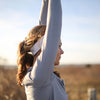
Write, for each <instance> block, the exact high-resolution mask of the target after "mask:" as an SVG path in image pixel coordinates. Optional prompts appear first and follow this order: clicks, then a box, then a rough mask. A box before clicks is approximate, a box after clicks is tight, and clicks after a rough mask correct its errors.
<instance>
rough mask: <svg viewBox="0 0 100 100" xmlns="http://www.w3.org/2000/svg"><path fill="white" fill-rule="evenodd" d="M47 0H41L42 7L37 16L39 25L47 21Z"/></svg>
mask: <svg viewBox="0 0 100 100" xmlns="http://www.w3.org/2000/svg"><path fill="white" fill-rule="evenodd" d="M47 10H48V0H42V7H41V11H40V17H39V25H46V22H47Z"/></svg>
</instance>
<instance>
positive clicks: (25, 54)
mask: <svg viewBox="0 0 100 100" xmlns="http://www.w3.org/2000/svg"><path fill="white" fill-rule="evenodd" d="M45 30H46V26H45V25H38V26H36V27H34V28H32V30H31V31H30V32H29V33H28V36H27V37H26V38H25V40H24V41H22V42H20V43H19V46H18V50H17V65H18V71H17V75H16V79H17V84H18V85H20V86H22V85H21V83H22V81H23V78H24V76H25V75H26V73H27V69H28V68H30V67H31V66H33V63H34V62H35V59H36V58H37V56H38V55H39V52H40V50H39V51H38V52H37V53H36V54H35V55H33V54H32V53H31V51H30V49H31V48H32V46H33V45H34V44H35V43H36V42H37V41H38V40H39V39H40V38H41V37H42V36H43V35H44V34H45ZM54 73H55V74H56V75H57V76H58V77H60V75H59V73H57V72H54Z"/></svg>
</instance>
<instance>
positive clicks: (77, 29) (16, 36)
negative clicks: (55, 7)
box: [0, 0, 100, 64]
mask: <svg viewBox="0 0 100 100" xmlns="http://www.w3.org/2000/svg"><path fill="white" fill-rule="evenodd" d="M41 1H42V0H0V47H1V48H0V63H5V62H4V61H3V60H2V59H5V58H6V59H7V61H6V64H16V58H17V54H16V52H17V46H18V43H19V42H20V41H22V40H24V38H25V37H26V36H27V33H28V32H29V30H30V29H31V28H32V27H34V26H35V25H37V24H38V19H39V14H40V9H41V3H42V2H41ZM61 1H62V10H63V24H62V35H61V39H62V43H63V45H62V49H63V50H64V55H62V59H61V64H84V63H100V0H61Z"/></svg>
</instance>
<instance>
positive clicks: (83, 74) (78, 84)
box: [0, 65, 100, 100]
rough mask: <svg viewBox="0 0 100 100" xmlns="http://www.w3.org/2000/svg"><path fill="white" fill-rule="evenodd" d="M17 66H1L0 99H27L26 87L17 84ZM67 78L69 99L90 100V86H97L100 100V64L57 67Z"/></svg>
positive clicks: (62, 76) (99, 99)
mask: <svg viewBox="0 0 100 100" xmlns="http://www.w3.org/2000/svg"><path fill="white" fill-rule="evenodd" d="M16 70H17V69H16V68H13V69H11V68H10V69H8V68H3V67H2V66H0V100H26V96H25V93H24V88H23V87H19V86H17V85H16ZM55 70H57V71H58V72H60V73H61V78H63V79H64V80H65V86H66V92H67V93H68V100H88V95H87V90H88V88H96V90H97V100H100V65H91V66H83V67H80V66H67V67H56V68H55Z"/></svg>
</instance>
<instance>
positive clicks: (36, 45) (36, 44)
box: [31, 36, 44, 55]
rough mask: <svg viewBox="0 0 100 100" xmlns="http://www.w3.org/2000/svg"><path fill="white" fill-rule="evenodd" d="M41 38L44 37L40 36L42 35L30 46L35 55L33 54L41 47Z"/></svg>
mask: <svg viewBox="0 0 100 100" xmlns="http://www.w3.org/2000/svg"><path fill="white" fill-rule="evenodd" d="M43 38H44V36H42V37H41V38H40V40H38V41H37V42H36V43H35V44H34V45H33V47H32V48H31V52H32V54H34V55H35V54H36V53H37V52H38V51H39V50H40V49H41V47H42V42H43Z"/></svg>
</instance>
